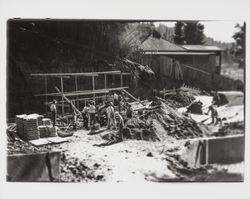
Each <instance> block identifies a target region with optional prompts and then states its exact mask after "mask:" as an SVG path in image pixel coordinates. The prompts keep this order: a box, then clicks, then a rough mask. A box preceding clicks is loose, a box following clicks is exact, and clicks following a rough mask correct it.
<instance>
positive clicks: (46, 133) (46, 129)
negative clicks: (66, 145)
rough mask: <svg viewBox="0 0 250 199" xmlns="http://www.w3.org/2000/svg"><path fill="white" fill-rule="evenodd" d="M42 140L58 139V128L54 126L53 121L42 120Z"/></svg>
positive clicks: (40, 130)
mask: <svg viewBox="0 0 250 199" xmlns="http://www.w3.org/2000/svg"><path fill="white" fill-rule="evenodd" d="M38 129H39V132H40V137H41V138H46V137H56V136H57V133H56V127H54V126H52V121H51V119H49V118H43V119H42V125H41V126H39V127H38Z"/></svg>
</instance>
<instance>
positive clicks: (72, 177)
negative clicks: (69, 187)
mask: <svg viewBox="0 0 250 199" xmlns="http://www.w3.org/2000/svg"><path fill="white" fill-rule="evenodd" d="M100 167H101V165H100V164H98V163H95V164H94V165H93V168H90V167H89V166H86V164H85V162H84V160H79V159H78V158H75V157H68V156H67V155H65V154H64V153H63V154H62V158H61V163H60V181H61V182H99V181H104V180H105V178H104V175H103V174H102V173H101V172H100V171H98V169H99V168H100Z"/></svg>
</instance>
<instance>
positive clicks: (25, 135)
mask: <svg viewBox="0 0 250 199" xmlns="http://www.w3.org/2000/svg"><path fill="white" fill-rule="evenodd" d="M42 118H43V116H41V115H39V114H30V115H26V114H23V115H16V119H15V120H16V121H15V122H16V125H17V134H18V136H19V137H20V138H22V139H23V140H26V141H29V140H36V139H39V138H40V135H39V131H38V123H40V124H41V123H42Z"/></svg>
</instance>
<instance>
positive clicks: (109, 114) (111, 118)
mask: <svg viewBox="0 0 250 199" xmlns="http://www.w3.org/2000/svg"><path fill="white" fill-rule="evenodd" d="M106 111H107V118H108V122H107V129H110V128H111V129H112V127H116V124H115V111H114V107H113V103H112V102H110V103H109V106H108V107H107V109H106Z"/></svg>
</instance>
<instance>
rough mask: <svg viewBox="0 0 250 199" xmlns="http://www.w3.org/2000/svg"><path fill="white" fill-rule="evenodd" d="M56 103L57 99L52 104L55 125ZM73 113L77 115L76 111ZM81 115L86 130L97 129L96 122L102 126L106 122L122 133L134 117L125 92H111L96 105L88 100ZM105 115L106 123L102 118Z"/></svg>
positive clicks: (108, 127) (110, 127)
mask: <svg viewBox="0 0 250 199" xmlns="http://www.w3.org/2000/svg"><path fill="white" fill-rule="evenodd" d="M56 104H57V102H56V100H53V102H52V103H51V105H50V110H51V117H52V122H53V126H55V124H56V113H57V106H56ZM74 113H75V111H74ZM73 115H74V116H76V113H75V114H73ZM81 116H82V123H83V128H85V129H86V130H89V129H92V130H93V129H95V127H96V124H100V126H101V125H102V126H103V125H104V124H105V125H107V129H116V130H118V131H119V134H120V135H121V131H122V129H123V127H124V123H125V122H126V121H127V119H129V118H132V107H131V105H130V104H129V103H128V102H127V100H126V99H125V97H124V93H121V94H117V93H115V92H110V93H109V94H108V96H107V97H106V100H104V101H103V102H102V103H99V104H97V105H96V104H95V101H90V102H87V103H86V104H85V106H84V107H83V109H82V111H81ZM103 116H104V118H105V121H106V122H105V123H103V120H102V118H103ZM74 120H76V117H74ZM74 124H75V123H74ZM74 129H76V125H74Z"/></svg>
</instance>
